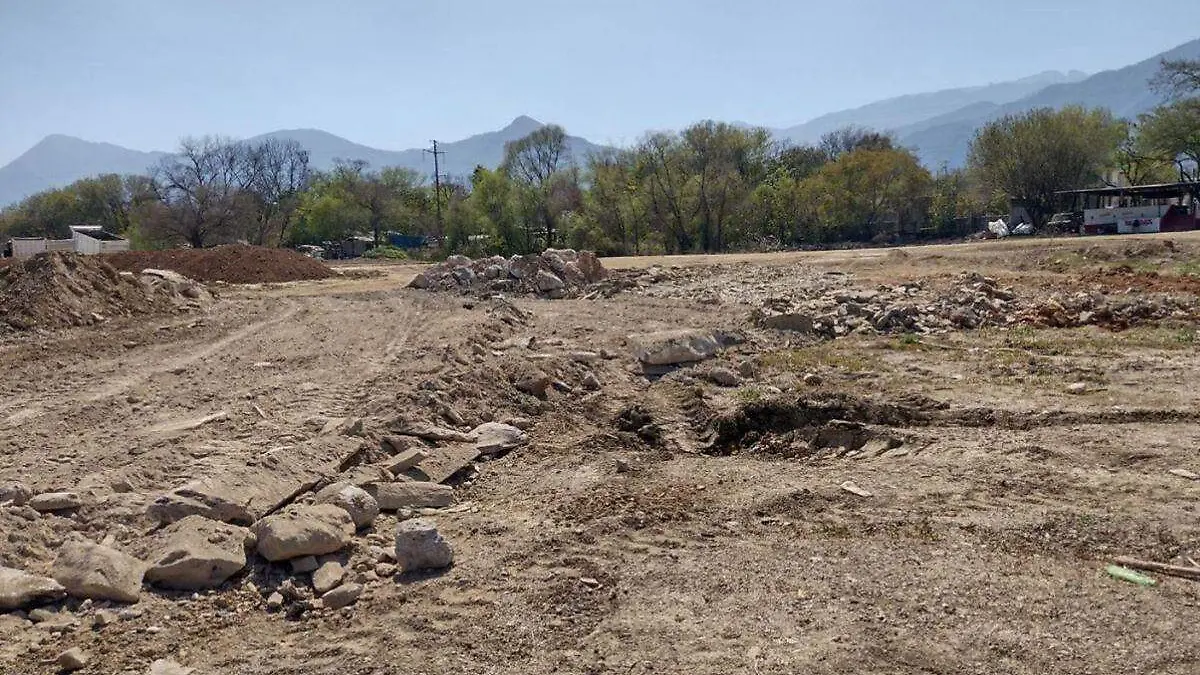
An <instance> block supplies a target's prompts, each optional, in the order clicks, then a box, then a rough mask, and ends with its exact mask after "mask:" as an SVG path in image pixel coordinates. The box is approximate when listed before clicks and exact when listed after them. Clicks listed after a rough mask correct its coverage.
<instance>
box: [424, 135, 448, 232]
mask: <svg viewBox="0 0 1200 675" xmlns="http://www.w3.org/2000/svg"><path fill="white" fill-rule="evenodd" d="M430 142H431V143H433V149H432V150H422V151H421V152H427V153H429V154H431V155H433V206H434V208H435V209H436V210H437V228H438V235H439V236H440V235H441V232H442V172H441V168H440V165H439V164H438V157H439V156H440V155H444V154H446V153H445V152H444V151H442V150H438V147H437V145H438V142H437V141H430Z"/></svg>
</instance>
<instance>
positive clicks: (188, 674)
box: [146, 659, 196, 675]
mask: <svg viewBox="0 0 1200 675" xmlns="http://www.w3.org/2000/svg"><path fill="white" fill-rule="evenodd" d="M195 672H196V669H195V668H186V667H184V666H182V665H180V664H179V662H177V661H174V660H172V659H158V660H157V661H155V662H154V663H151V664H150V670H149V671H147V672H146V675H192V674H193V673H195Z"/></svg>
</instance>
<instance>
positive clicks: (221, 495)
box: [146, 480, 255, 525]
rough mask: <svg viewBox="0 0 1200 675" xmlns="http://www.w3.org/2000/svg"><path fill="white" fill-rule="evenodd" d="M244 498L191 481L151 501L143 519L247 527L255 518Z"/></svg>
mask: <svg viewBox="0 0 1200 675" xmlns="http://www.w3.org/2000/svg"><path fill="white" fill-rule="evenodd" d="M245 504H246V502H245V501H244V497H239V496H238V495H236V494H232V491H228V490H224V489H222V487H221V486H220V485H217V484H215V483H212V482H209V481H202V480H201V481H193V482H191V483H188V484H187V485H184V486H182V487H179V488H176V489H174V490H172V491H171V492H168V493H167V494H164V495H162V496H160V497H158V498H156V499H155V500H154V502H153V503H152V504H150V506H149V507H148V508H147V509H146V515H147V516H149V517H150V518H151V519H152V520H156V521H158V522H159V523H164V524H165V523H173V522H175V521H177V520H182V519H183V518H186V517H188V516H204V517H205V518H209V519H212V520H219V521H222V522H226V523H233V524H235V525H249V524H251V523H253V522H254V520H255V517H254V515H253V514H252V513H251V512H250V510H249V509H248V508H247V507H246V505H245Z"/></svg>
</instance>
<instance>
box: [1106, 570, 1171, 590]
mask: <svg viewBox="0 0 1200 675" xmlns="http://www.w3.org/2000/svg"><path fill="white" fill-rule="evenodd" d="M1104 571H1105V572H1108V576H1110V577H1112V578H1114V579H1120V580H1121V581H1128V582H1129V583H1131V584H1137V585H1139V586H1153V585H1155V584H1157V583H1158V582H1157V581H1155V580H1154V579H1151V578H1150V577H1148V576H1146V575H1144V574H1139V573H1137V572H1134V571H1133V570H1131V569H1129V568H1128V567H1121V566H1120V565H1109V566H1108V567H1105V568H1104Z"/></svg>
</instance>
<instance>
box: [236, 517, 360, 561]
mask: <svg viewBox="0 0 1200 675" xmlns="http://www.w3.org/2000/svg"><path fill="white" fill-rule="evenodd" d="M354 530H355V527H354V521H353V520H351V519H350V514H348V513H346V511H345V509H342V508H340V507H338V506H334V505H332V504H314V505H308V506H293V507H290V508H288V509H287V510H285V511H283V512H281V513H277V514H274V515H271V516H267V517H266V518H263V519H262V520H260V521H258V522H257V523H255V524H254V527H253V531H254V533H255V534H256V535H257V536H258V553H259V555H261V556H262V557H264V558H266V559H267V560H270V561H272V562H276V561H280V560H290V559H292V558H299V557H301V556H306V555H324V554H326V553H334V552H336V551H340V550H341V549H342V548H344V547H345V546H346V545H347V544H349V543H350V538H351V537H352V536H354Z"/></svg>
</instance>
